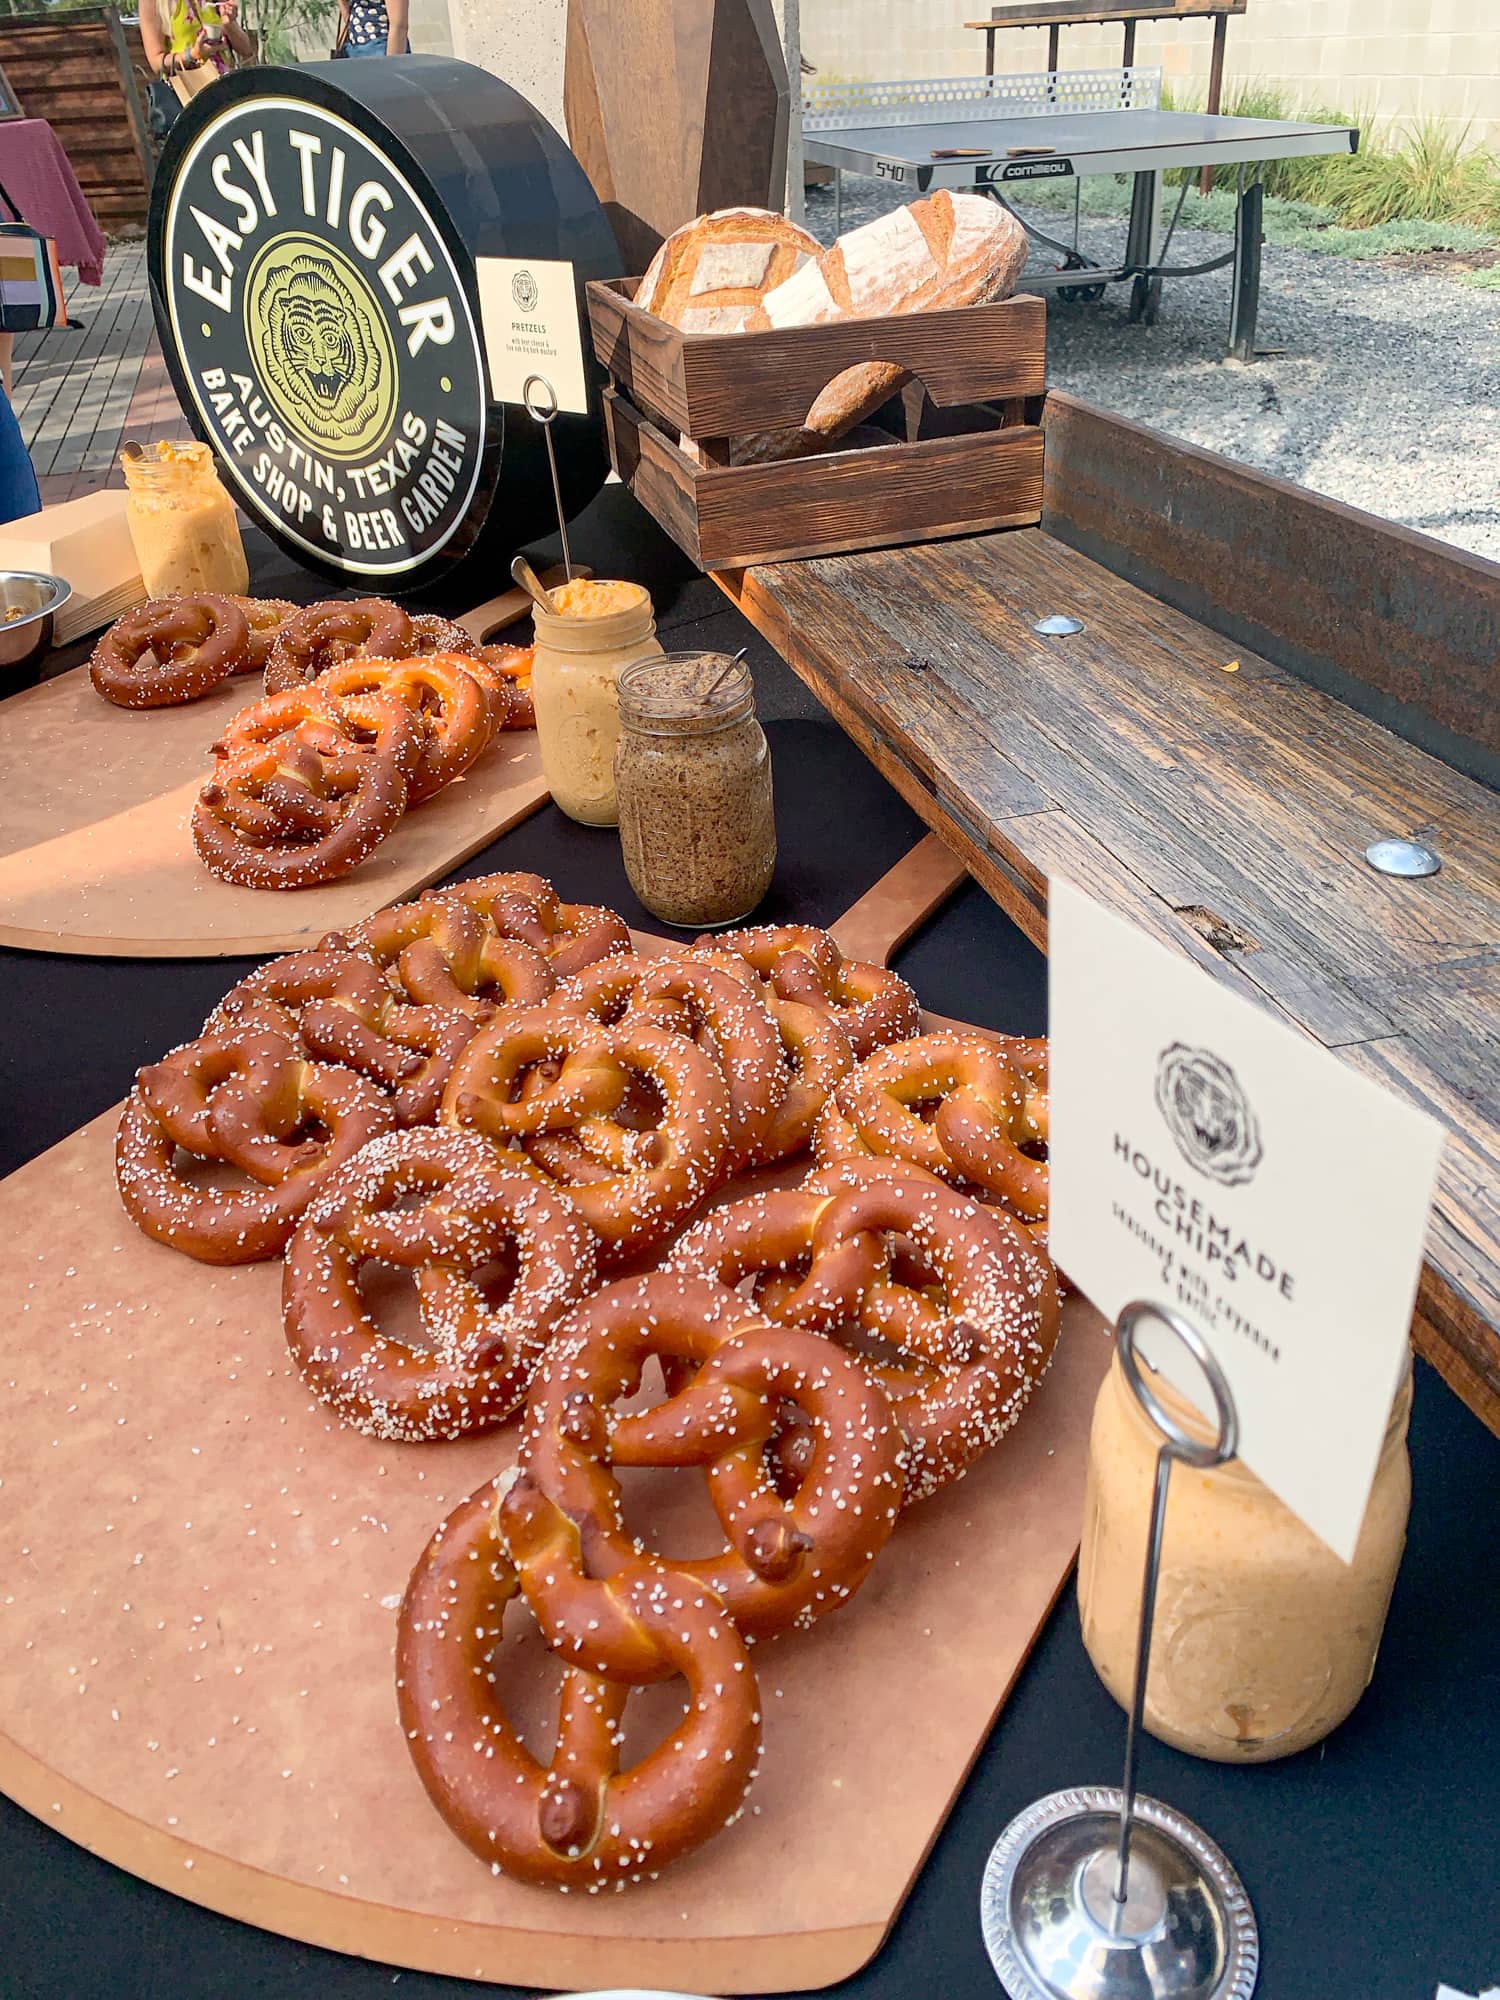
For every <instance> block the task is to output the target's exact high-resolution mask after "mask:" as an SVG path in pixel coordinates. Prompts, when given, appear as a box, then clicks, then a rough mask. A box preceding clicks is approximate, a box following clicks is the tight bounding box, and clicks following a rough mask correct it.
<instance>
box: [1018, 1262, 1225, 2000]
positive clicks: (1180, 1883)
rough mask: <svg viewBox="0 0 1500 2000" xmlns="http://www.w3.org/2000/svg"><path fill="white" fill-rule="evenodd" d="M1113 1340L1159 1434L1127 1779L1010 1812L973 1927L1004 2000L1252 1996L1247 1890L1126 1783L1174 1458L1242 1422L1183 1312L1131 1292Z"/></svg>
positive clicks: (1206, 1450)
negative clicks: (1176, 1403)
mask: <svg viewBox="0 0 1500 2000" xmlns="http://www.w3.org/2000/svg"><path fill="white" fill-rule="evenodd" d="M1147 1320H1157V1321H1159V1322H1160V1323H1161V1324H1162V1325H1164V1326H1165V1327H1167V1328H1168V1329H1169V1331H1171V1332H1172V1333H1174V1334H1175V1335H1176V1336H1177V1338H1178V1339H1179V1340H1180V1341H1181V1342H1182V1344H1183V1346H1184V1347H1186V1348H1187V1350H1188V1352H1189V1353H1190V1354H1191V1355H1192V1357H1193V1359H1194V1360H1195V1361H1196V1362H1197V1363H1198V1365H1199V1367H1200V1368H1201V1369H1202V1370H1203V1373H1204V1375H1205V1376H1206V1377H1207V1379H1208V1383H1209V1386H1210V1388H1211V1389H1212V1391H1213V1398H1214V1404H1215V1409H1216V1412H1217V1417H1218V1428H1217V1431H1216V1433H1215V1436H1214V1438H1213V1440H1212V1441H1211V1442H1209V1443H1204V1442H1202V1441H1201V1440H1200V1439H1198V1438H1195V1437H1194V1436H1193V1435H1192V1434H1191V1433H1190V1432H1189V1431H1186V1430H1184V1429H1183V1428H1182V1426H1181V1425H1180V1424H1179V1423H1178V1422H1177V1421H1176V1420H1175V1418H1173V1417H1172V1416H1171V1414H1170V1413H1169V1412H1168V1411H1167V1410H1166V1409H1164V1408H1163V1407H1162V1404H1161V1403H1160V1401H1159V1400H1158V1398H1157V1397H1156V1395H1155V1394H1154V1392H1153V1391H1152V1388H1151V1386H1150V1384H1149V1383H1148V1382H1147V1381H1146V1379H1145V1377H1144V1376H1143V1374H1142V1372H1141V1363H1140V1359H1139V1356H1138V1354H1137V1351H1136V1334H1137V1329H1138V1328H1139V1327H1140V1326H1141V1325H1142V1323H1143V1322H1145V1321H1147ZM1115 1337H1116V1341H1117V1343H1118V1348H1119V1355H1120V1365H1121V1367H1122V1369H1123V1370H1124V1373H1125V1379H1126V1381H1127V1382H1128V1383H1129V1385H1130V1388H1131V1390H1132V1392H1133V1394H1134V1395H1135V1398H1136V1400H1137V1401H1138V1402H1139V1403H1140V1405H1141V1407H1142V1409H1143V1410H1144V1411H1145V1412H1146V1415H1147V1416H1148V1417H1149V1418H1150V1419H1151V1421H1152V1423H1154V1424H1155V1425H1156V1427H1157V1429H1158V1430H1159V1431H1160V1432H1161V1433H1162V1445H1161V1449H1160V1450H1159V1451H1158V1453H1157V1455H1156V1487H1155V1492H1154V1495H1153V1498H1152V1503H1151V1525H1150V1530H1149V1532H1148V1535H1147V1541H1146V1569H1145V1583H1144V1587H1143V1590H1142V1596H1141V1624H1140V1633H1139V1636H1138V1639H1137V1644H1136V1656H1135V1686H1134V1690H1133V1693H1132V1697H1131V1704H1130V1721H1129V1724H1128V1727H1127V1729H1126V1735H1125V1773H1124V1783H1123V1784H1122V1786H1121V1787H1120V1788H1119V1790H1116V1789H1115V1788H1114V1787H1113V1786H1109V1785H1093V1786H1084V1787H1081V1788H1079V1789H1077V1790H1074V1791H1067V1792H1053V1793H1052V1794H1051V1795H1050V1796H1049V1797H1047V1798H1044V1799H1038V1800H1037V1802H1036V1803H1035V1804H1034V1805H1031V1806H1028V1807H1027V1808H1026V1810H1025V1811H1024V1812H1023V1813H1020V1814H1018V1815H1017V1817H1016V1818H1015V1819H1013V1820H1012V1821H1011V1823H1010V1825H1009V1826H1008V1827H1007V1828H1006V1829H1005V1831H1004V1833H1003V1834H1001V1836H1000V1838H999V1840H998V1841H997V1842H996V1843H995V1846H994V1848H993V1849H992V1851H991V1853H990V1858H989V1862H988V1864H987V1865H986V1868H985V1871H984V1884H983V1887H982V1889H981V1891H980V1905H979V1907H980V1923H981V1927H982V1929H983V1932H984V1941H985V1945H986V1947H987V1949H988V1951H989V1954H990V1959H991V1962H992V1964H993V1965H994V1968H995V1971H996V1973H997V1974H998V1975H999V1978H1000V1983H1001V1984H1002V1985H1003V1986H1004V1988H1005V1990H1006V1992H1007V1993H1009V1994H1010V1995H1011V1996H1012V2000H1250V1996H1251V1994H1252V1993H1253V1992H1254V1990H1255V1981H1256V1975H1257V1973H1258V1971H1259V1968H1260V1936H1259V1932H1258V1931H1257V1929H1256V1924H1255V1914H1254V1912H1253V1911H1252V1909H1251V1907H1250V1899H1249V1897H1248V1896H1247V1895H1246V1894H1245V1890H1244V1885H1243V1884H1242V1883H1241V1881H1240V1879H1239V1877H1238V1876H1237V1875H1236V1874H1235V1872H1234V1869H1233V1868H1232V1867H1231V1866H1230V1864H1229V1862H1228V1860H1227V1859H1226V1858H1225V1856H1224V1854H1223V1853H1222V1852H1221V1851H1220V1849H1219V1848H1218V1847H1217V1846H1215V1844H1214V1842H1213V1841H1211V1840H1210V1839H1209V1837H1208V1835H1207V1834H1206V1833H1204V1832H1203V1830H1202V1829H1201V1827H1198V1826H1195V1825H1194V1824H1193V1822H1192V1821H1191V1820H1190V1819H1186V1818H1185V1817H1184V1816H1183V1815H1182V1814H1181V1813H1178V1812H1174V1811H1173V1810H1172V1808H1171V1807H1170V1806H1165V1805H1162V1804H1160V1803H1159V1801H1157V1800H1156V1799H1150V1798H1143V1797H1141V1796H1139V1795H1138V1793H1137V1791H1136V1785H1135V1778H1136V1757H1137V1747H1138V1741H1139V1737H1140V1731H1141V1717H1142V1713H1143V1711H1144V1708H1145V1700H1146V1674H1147V1669H1148V1667H1149V1664H1150V1660H1151V1631H1152V1625H1153V1623H1154V1619H1155V1613H1156V1586H1157V1578H1158V1574H1159V1572H1160V1569H1161V1550H1162V1533H1163V1530H1164V1528H1165V1525H1166V1513H1167V1488H1168V1483H1169V1481H1170V1479H1171V1476H1172V1462H1173V1460H1174V1459H1180V1460H1181V1461H1182V1463H1183V1464H1184V1465H1191V1466H1197V1467H1199V1468H1203V1469H1206V1468H1208V1467H1210V1466H1215V1465H1223V1464H1224V1463H1225V1462H1226V1461H1227V1460H1229V1459H1231V1458H1233V1457H1234V1455H1235V1452H1236V1450H1237V1448H1238V1443H1239V1423H1238V1419H1237V1417H1236V1414H1235V1408H1234V1399H1233V1397H1232V1396H1231V1395H1230V1392H1229V1384H1228V1382H1227V1381H1226V1380H1225V1379H1224V1374H1223V1371H1222V1370H1221V1369H1220V1367H1219V1364H1218V1362H1217V1361H1216V1360H1215V1359H1214V1357H1213V1354H1212V1352H1211V1351H1210V1349H1209V1347H1208V1344H1207V1342H1206V1341H1205V1340H1204V1339H1203V1336H1202V1335H1201V1334H1200V1333H1199V1332H1198V1330H1197V1328H1196V1327H1194V1326H1192V1325H1190V1324H1189V1322H1188V1321H1187V1320H1185V1319H1184V1318H1183V1317H1182V1316H1181V1314H1180V1313H1176V1312H1174V1311H1172V1309H1171V1308H1170V1307H1168V1306H1163V1305H1156V1304H1153V1303H1151V1302H1149V1301H1146V1300H1137V1301H1136V1302H1135V1303H1133V1304H1131V1305H1128V1306H1127V1307H1126V1308H1125V1310H1124V1311H1123V1312H1122V1313H1121V1315H1120V1319H1119V1324H1118V1326H1117V1327H1116V1329H1115Z"/></svg>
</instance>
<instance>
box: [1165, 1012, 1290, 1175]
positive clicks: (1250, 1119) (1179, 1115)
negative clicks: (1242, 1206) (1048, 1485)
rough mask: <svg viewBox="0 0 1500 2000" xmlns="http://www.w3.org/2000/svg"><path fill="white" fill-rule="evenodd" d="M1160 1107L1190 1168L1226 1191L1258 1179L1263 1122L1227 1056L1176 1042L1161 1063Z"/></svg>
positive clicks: (1262, 1151)
mask: <svg viewBox="0 0 1500 2000" xmlns="http://www.w3.org/2000/svg"><path fill="white" fill-rule="evenodd" d="M1156 1108H1157V1110H1158V1111H1160V1113H1161V1115H1162V1117H1163V1119H1164V1120H1165V1121H1166V1126H1167V1130H1168V1131H1169V1132H1170V1133H1171V1134H1172V1137H1173V1138H1174V1139H1175V1140H1176V1142H1177V1149H1178V1151H1179V1152H1180V1153H1181V1154H1182V1157H1183V1158H1184V1159H1185V1160H1186V1161H1187V1163H1188V1165H1189V1166H1190V1167H1196V1168H1197V1169H1198V1171H1199V1173H1200V1174H1206V1175H1207V1176H1208V1178H1209V1179H1210V1180H1214V1181H1218V1182H1219V1183H1220V1185H1221V1186H1223V1187H1243V1186H1244V1185H1245V1184H1246V1182H1247V1181H1251V1180H1253V1179H1254V1178H1255V1173H1256V1169H1257V1168H1258V1167H1259V1166H1260V1163H1261V1159H1262V1157H1263V1155H1264V1150H1265V1149H1264V1146H1263V1144H1262V1141H1261V1136H1260V1121H1259V1119H1258V1118H1257V1117H1256V1115H1255V1110H1254V1107H1253V1106H1252V1105H1251V1103H1250V1100H1249V1098H1248V1097H1247V1096H1246V1094H1245V1090H1244V1087H1243V1085H1242V1084H1241V1083H1240V1080H1239V1078H1238V1077H1237V1076H1236V1075H1235V1073H1234V1071H1233V1070H1232V1069H1231V1068H1230V1067H1229V1065H1228V1063H1227V1062H1225V1061H1224V1059H1223V1057H1222V1056H1216V1055H1215V1054H1214V1053H1213V1052H1212V1050H1210V1049H1192V1048H1189V1047H1188V1046H1187V1045H1186V1043H1183V1042H1173V1043H1172V1045H1171V1047H1170V1048H1166V1049H1163V1050H1162V1052H1161V1054H1160V1056H1159V1057H1158V1058H1157V1064H1156Z"/></svg>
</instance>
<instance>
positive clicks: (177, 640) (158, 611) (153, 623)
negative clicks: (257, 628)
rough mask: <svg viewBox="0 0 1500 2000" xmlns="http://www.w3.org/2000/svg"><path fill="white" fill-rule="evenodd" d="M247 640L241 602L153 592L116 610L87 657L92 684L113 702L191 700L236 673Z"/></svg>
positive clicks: (144, 704)
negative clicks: (130, 608) (134, 604)
mask: <svg viewBox="0 0 1500 2000" xmlns="http://www.w3.org/2000/svg"><path fill="white" fill-rule="evenodd" d="M249 648H250V625H249V621H248V619H247V618H246V617H245V614H244V612H243V611H242V610H241V608H240V605H239V602H238V600H237V599H235V598H233V597H219V596H216V595H214V594H213V593H212V592H201V593H199V594H197V595H195V596H192V597H154V598H152V599H151V601H150V603H148V604H142V605H139V606H137V608H136V609H135V610H134V611H127V612H126V613H125V616H124V617H123V618H117V619H116V620H115V622H114V624H113V625H111V626H110V628H109V630H108V631H107V632H105V633H104V634H103V635H102V636H101V638H100V639H99V642H98V644H97V645H96V646H95V647H94V651H93V654H92V656H91V658H90V660H89V679H90V680H91V681H92V682H93V683H94V687H95V689H96V690H97V691H98V692H99V693H100V694H102V695H103V696H104V699H105V700H106V701H112V702H114V703H115V705H116V706H117V707H119V708H167V707H170V706H172V705H173V704H174V703H177V702H184V701H196V700H197V699H198V697H199V696H200V695H205V694H207V693H208V692H209V690H210V688H216V687H217V686H218V685H219V683H220V681H223V680H227V679H228V678H229V676H230V675H231V674H234V673H238V672H239V671H240V669H241V667H242V666H243V664H244V660H245V656H246V654H247V653H248V651H249Z"/></svg>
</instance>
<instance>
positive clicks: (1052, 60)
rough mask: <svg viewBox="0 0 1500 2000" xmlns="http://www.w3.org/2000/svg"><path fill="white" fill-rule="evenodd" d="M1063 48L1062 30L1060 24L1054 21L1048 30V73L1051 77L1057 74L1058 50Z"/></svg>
mask: <svg viewBox="0 0 1500 2000" xmlns="http://www.w3.org/2000/svg"><path fill="white" fill-rule="evenodd" d="M1061 46H1062V29H1061V27H1060V26H1059V25H1058V23H1057V22H1056V21H1054V22H1053V23H1052V26H1051V27H1050V28H1049V29H1048V30H1047V73H1048V74H1049V76H1055V75H1056V74H1057V60H1058V50H1059V49H1060V48H1061Z"/></svg>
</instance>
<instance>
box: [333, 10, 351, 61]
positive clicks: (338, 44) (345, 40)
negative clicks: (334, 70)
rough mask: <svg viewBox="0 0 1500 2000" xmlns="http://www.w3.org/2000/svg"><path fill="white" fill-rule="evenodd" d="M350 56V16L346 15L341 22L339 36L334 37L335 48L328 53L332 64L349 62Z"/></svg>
mask: <svg viewBox="0 0 1500 2000" xmlns="http://www.w3.org/2000/svg"><path fill="white" fill-rule="evenodd" d="M348 55H349V16H348V15H347V14H345V15H344V16H343V18H342V20H340V22H339V31H338V34H337V35H336V36H335V37H334V42H333V47H332V48H331V49H330V50H329V51H328V59H329V61H330V62H340V61H344V60H347V58H348Z"/></svg>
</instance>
